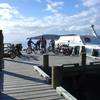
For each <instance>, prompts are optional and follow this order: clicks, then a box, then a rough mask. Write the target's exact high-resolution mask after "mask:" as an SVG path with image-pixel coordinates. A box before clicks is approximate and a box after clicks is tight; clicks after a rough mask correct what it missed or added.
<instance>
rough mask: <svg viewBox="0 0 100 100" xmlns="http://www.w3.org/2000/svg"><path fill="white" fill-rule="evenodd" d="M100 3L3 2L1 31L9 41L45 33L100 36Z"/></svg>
mask: <svg viewBox="0 0 100 100" xmlns="http://www.w3.org/2000/svg"><path fill="white" fill-rule="evenodd" d="M99 10H100V0H0V30H3V35H4V41H5V42H23V41H26V39H27V37H34V36H38V35H41V34H59V35H62V34H63V35H66V34H80V35H81V34H85V35H87V34H91V31H92V30H91V27H90V26H91V24H94V27H95V30H96V32H97V34H98V35H100V13H99Z"/></svg>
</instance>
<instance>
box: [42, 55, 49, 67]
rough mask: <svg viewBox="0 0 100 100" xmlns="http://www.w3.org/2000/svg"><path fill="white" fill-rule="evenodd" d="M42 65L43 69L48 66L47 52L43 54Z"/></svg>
mask: <svg viewBox="0 0 100 100" xmlns="http://www.w3.org/2000/svg"><path fill="white" fill-rule="evenodd" d="M43 67H44V69H45V68H48V67H49V55H47V54H45V55H43Z"/></svg>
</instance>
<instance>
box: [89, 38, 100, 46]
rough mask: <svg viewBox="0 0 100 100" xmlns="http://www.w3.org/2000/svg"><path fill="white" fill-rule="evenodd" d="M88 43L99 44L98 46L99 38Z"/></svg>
mask: <svg viewBox="0 0 100 100" xmlns="http://www.w3.org/2000/svg"><path fill="white" fill-rule="evenodd" d="M89 43H90V44H99V45H100V38H92V39H91V41H90V42H89Z"/></svg>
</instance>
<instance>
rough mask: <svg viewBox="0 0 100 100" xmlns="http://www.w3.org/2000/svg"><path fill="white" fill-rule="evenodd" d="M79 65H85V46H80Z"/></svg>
mask: <svg viewBox="0 0 100 100" xmlns="http://www.w3.org/2000/svg"><path fill="white" fill-rule="evenodd" d="M80 56H81V65H86V51H85V46H82V50H81V55H80Z"/></svg>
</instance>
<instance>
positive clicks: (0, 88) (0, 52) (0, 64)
mask: <svg viewBox="0 0 100 100" xmlns="http://www.w3.org/2000/svg"><path fill="white" fill-rule="evenodd" d="M3 56H4V43H3V34H2V30H0V93H1V92H2V91H3V79H4V73H3V71H2V69H3V68H4V60H3Z"/></svg>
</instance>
